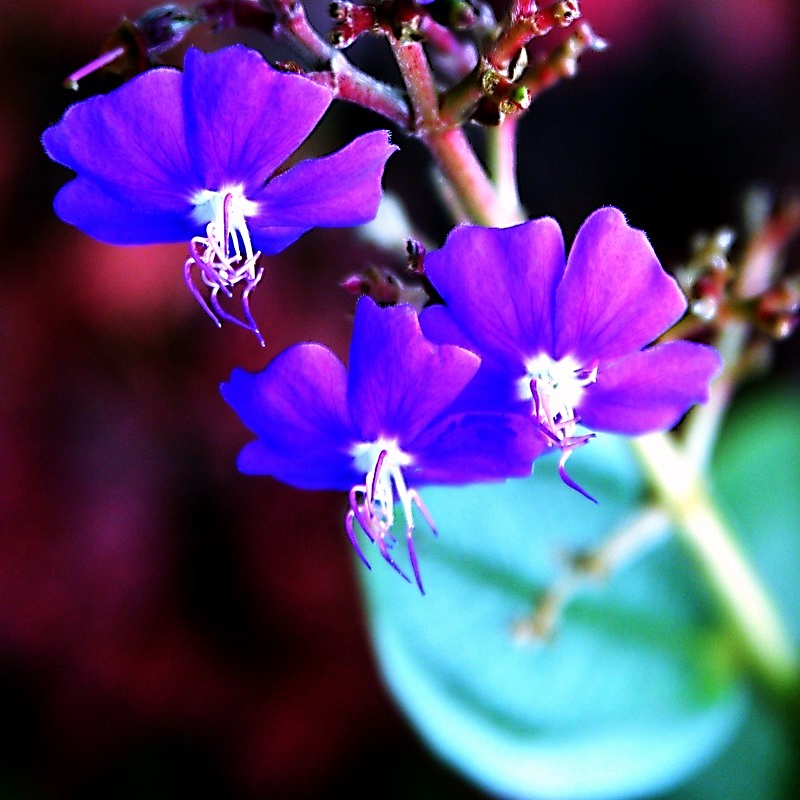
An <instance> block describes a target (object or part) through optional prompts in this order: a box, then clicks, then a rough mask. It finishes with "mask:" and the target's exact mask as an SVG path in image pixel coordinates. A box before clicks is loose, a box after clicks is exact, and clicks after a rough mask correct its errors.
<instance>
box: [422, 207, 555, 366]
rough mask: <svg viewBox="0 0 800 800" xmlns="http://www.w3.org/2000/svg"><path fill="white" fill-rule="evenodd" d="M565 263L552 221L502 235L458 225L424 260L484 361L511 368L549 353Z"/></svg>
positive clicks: (507, 230)
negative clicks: (512, 365)
mask: <svg viewBox="0 0 800 800" xmlns="http://www.w3.org/2000/svg"><path fill="white" fill-rule="evenodd" d="M564 264H565V256H564V240H563V238H562V236H561V229H560V228H559V227H558V223H556V221H555V220H553V219H550V218H549V217H544V218H542V219H537V220H531V221H530V222H526V223H523V224H522V225H517V226H515V227H512V228H504V229H500V230H497V229H491V228H478V227H472V226H462V227H459V228H456V229H455V230H453V231H452V232H451V233H450V235H449V236H448V237H447V241H446V242H445V244H444V247H442V249H441V250H437V251H434V252H432V253H428V254H427V255H426V256H425V272H426V274H427V275H428V277H429V278H430V280H431V282H432V283H433V285H434V286H435V288H436V290H437V291H438V292H439V294H440V295H441V296H442V297H443V298H444V300H445V302H446V304H447V307H448V309H449V311H450V313H451V314H452V315H453V318H454V319H455V320H457V321H458V324H459V326H460V327H462V328H463V329H464V331H465V333H466V334H467V336H468V337H469V339H471V340H472V341H474V342H475V345H476V346H477V347H478V352H479V353H480V356H481V358H484V359H488V360H492V361H501V362H502V361H505V362H511V363H513V364H518V363H519V364H523V363H524V362H525V360H526V359H527V358H529V357H531V356H534V355H537V354H538V353H540V352H543V351H545V352H549V351H550V350H551V349H552V340H553V298H554V296H555V287H556V284H557V282H558V280H559V279H560V277H561V275H562V274H563V271H564Z"/></svg>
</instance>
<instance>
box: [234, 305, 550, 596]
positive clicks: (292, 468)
mask: <svg viewBox="0 0 800 800" xmlns="http://www.w3.org/2000/svg"><path fill="white" fill-rule="evenodd" d="M479 364H480V360H479V359H478V357H477V356H476V355H474V354H473V353H471V352H469V351H467V350H463V349H462V348H460V347H454V346H451V345H441V346H439V345H435V344H432V343H431V342H429V341H428V340H426V339H425V338H424V337H423V336H422V332H421V331H420V327H419V320H418V318H417V315H416V313H415V312H414V310H413V309H412V308H411V307H410V306H406V305H403V306H395V307H392V308H386V309H381V308H379V307H378V306H377V305H376V304H375V303H374V302H373V301H372V300H370V299H369V298H366V297H365V298H362V299H361V300H359V303H358V306H357V308H356V317H355V324H354V329H353V339H352V344H351V347H350V370H349V373H348V371H347V369H346V368H345V366H344V365H343V364H342V362H341V361H340V360H339V359H338V358H337V357H336V356H335V355H334V354H333V353H332V352H331V351H330V350H328V349H327V348H325V347H323V346H322V345H319V344H308V343H305V344H299V345H295V346H294V347H292V348H290V349H288V350H286V351H285V352H284V353H282V354H281V355H279V356H278V357H277V358H276V359H275V360H274V361H273V362H272V363H271V364H270V365H269V366H268V367H267V368H266V369H265V370H264V371H263V372H260V373H257V374H251V373H248V372H245V371H244V370H235V371H234V372H233V374H232V375H231V379H230V381H229V382H228V383H226V384H223V386H222V387H221V388H222V394H223V396H224V397H225V399H226V400H227V401H228V403H229V404H230V405H231V406H232V407H233V408H234V410H235V411H236V412H237V413H238V414H239V416H240V417H241V419H242V421H243V422H244V424H245V425H247V427H248V428H250V430H252V431H253V432H254V433H255V434H256V436H257V437H258V438H257V439H256V440H255V441H254V442H251V443H250V444H248V445H246V446H245V447H244V449H243V450H242V452H241V453H240V455H239V469H240V470H242V471H243V472H246V473H250V474H260V475H272V476H274V477H275V478H278V479H279V480H281V481H283V482H285V483H288V484H291V485H292V486H296V487H298V488H301V489H342V490H347V491H349V493H350V510H349V511H348V513H347V517H346V521H345V527H346V530H347V535H348V537H349V539H350V542H351V543H352V545H353V547H354V549H355V551H356V553H357V554H358V555H359V557H360V558H361V560H362V561H363V562H364V563H365V564H366V565H367V566H369V563H368V562H367V560H366V558H365V557H364V554H363V552H362V551H361V548H360V547H359V545H358V542H357V540H356V533H355V523H356V522H358V524H359V525H360V526H361V528H362V529H363V531H364V533H365V534H366V535H367V537H368V538H369V539H370V540H371V541H372V542H374V543H375V544H376V545H377V546H378V548H379V550H380V553H381V555H382V556H383V558H384V559H385V560H386V561H387V562H388V563H389V564H390V565H391V566H392V567H393V568H394V569H395V570H396V571H397V572H399V573H400V574H401V575H403V577H405V578H406V580H408V578H407V576H406V575H405V574H404V573H403V571H402V570H401V568H400V567H399V566H398V565H397V563H396V562H395V560H394V558H393V557H392V552H391V551H392V548H393V546H394V544H395V540H394V538H393V537H392V535H391V529H392V526H393V524H394V504H395V501H398V502H399V503H400V504H401V506H402V509H403V514H404V516H405V523H406V541H407V547H408V552H409V560H410V562H411V566H412V569H413V571H414V576H415V578H416V581H417V585H418V586H419V588H420V591H422V581H421V579H420V575H419V567H418V564H417V557H416V554H415V551H414V544H413V541H412V534H413V532H414V520H413V507H414V506H416V507H417V508H418V509H419V511H420V513H421V514H422V516H423V518H424V519H425V520H426V521H427V523H428V524H429V525H430V527H431V528H432V529H433V527H434V526H433V521H432V520H431V518H430V515H429V514H428V512H427V510H426V509H425V506H424V505H423V503H422V500H421V499H420V496H419V494H418V493H417V490H416V487H419V486H423V485H425V484H467V483H472V482H475V481H493V480H502V479H505V478H508V477H512V476H524V475H529V474H530V469H531V462H532V460H533V456H532V445H533V444H534V443H533V436H532V435H531V433H530V430H529V429H530V426H529V425H528V424H527V421H526V420H524V419H523V418H521V417H519V416H517V415H501V414H475V413H458V414H453V413H451V412H450V407H451V405H452V403H453V401H454V400H455V399H456V397H457V396H458V395H459V393H460V392H461V391H462V390H463V389H464V387H465V386H466V385H467V384H468V383H469V382H470V381H471V380H472V378H473V376H474V375H475V373H476V372H477V370H478V367H479ZM434 533H435V530H434Z"/></svg>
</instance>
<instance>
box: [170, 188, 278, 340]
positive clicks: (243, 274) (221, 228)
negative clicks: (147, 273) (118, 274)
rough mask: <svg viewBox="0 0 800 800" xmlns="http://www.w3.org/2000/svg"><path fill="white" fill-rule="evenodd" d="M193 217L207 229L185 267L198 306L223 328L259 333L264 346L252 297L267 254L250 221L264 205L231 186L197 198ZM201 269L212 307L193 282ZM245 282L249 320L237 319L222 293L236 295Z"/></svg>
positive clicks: (191, 249)
mask: <svg viewBox="0 0 800 800" xmlns="http://www.w3.org/2000/svg"><path fill="white" fill-rule="evenodd" d="M191 203H192V205H193V206H194V209H193V211H192V217H193V218H194V220H195V221H196V222H198V223H199V224H201V225H205V234H206V235H205V236H195V237H194V238H193V239H192V241H191V242H190V243H189V257H188V258H187V259H186V262H185V264H184V267H183V275H184V280H185V281H186V285H187V286H188V287H189V289H190V290H191V292H192V294H193V295H194V297H195V299H196V300H197V302H198V303H199V304H200V306H201V307H202V308H203V309H204V310H205V312H206V313H207V314H208V315H209V316H210V317H211V319H212V320H214V322H215V323H216V324H217V325H218V326H219V325H220V321H219V320H220V319H226V320H229V321H230V322H235V323H236V324H237V325H241V326H242V327H243V328H247V329H248V330H251V331H253V333H255V334H256V336H257V337H258V339H259V341H260V342H261V344H262V345H263V344H264V340H263V338H262V337H261V333H260V332H259V330H258V327H257V326H256V324H255V321H254V320H253V317H252V315H251V314H250V304H249V295H250V292H251V291H252V290H253V288H254V287H255V286H256V284H257V283H258V282H259V281H260V280H261V276H262V275H263V274H264V270H263V268H262V269H257V268H256V263H257V261H258V259H259V257H260V255H261V253H260V252H253V244H252V241H251V240H250V231H249V230H248V228H247V218H248V217H251V216H253V215H254V214H256V213H257V212H258V204H257V203H253V202H252V201H251V200H248V199H247V198H246V197H245V196H244V188H243V187H242V186H228V187H225V188H223V189H220V190H219V191H216V192H214V191H211V190H210V189H203V190H201V191H199V192H197V194H195V195H194V196H193V197H192V198H191ZM194 269H197V271H198V273H199V275H200V278H201V279H202V281H203V283H204V284H205V285H206V286H207V287H208V288H209V289H210V292H209V300H210V305H209V303H208V302H206V300H205V298H204V297H203V295H202V294H200V291H199V290H198V288H197V286H195V283H194V281H193V279H192V273H193V270H194ZM239 283H244V289H243V291H242V312H243V315H244V321H242V320H241V319H239V318H237V317H234V316H232V315H231V314H229V313H228V312H227V311H225V310H224V309H223V308H222V306H221V305H220V302H219V298H218V296H217V295H218V293H219V292H220V291H221V292H222V293H223V294H224V295H225V296H226V297H231V296H232V291H231V289H232V288H233V287H234V286H236V285H237V284H239Z"/></svg>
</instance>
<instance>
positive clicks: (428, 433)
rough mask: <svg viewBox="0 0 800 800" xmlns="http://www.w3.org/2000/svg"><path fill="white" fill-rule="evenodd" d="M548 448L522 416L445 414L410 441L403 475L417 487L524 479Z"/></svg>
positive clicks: (528, 420) (527, 420)
mask: <svg viewBox="0 0 800 800" xmlns="http://www.w3.org/2000/svg"><path fill="white" fill-rule="evenodd" d="M546 447H547V445H546V443H545V442H544V441H543V440H542V437H541V436H538V435H536V433H535V431H534V428H533V426H532V425H531V424H530V419H528V418H526V417H524V416H522V415H517V416H512V415H509V414H447V415H446V416H444V417H442V418H441V420H440V421H438V422H437V423H436V424H434V425H433V426H431V427H430V428H428V429H426V430H425V431H424V432H423V433H422V435H421V436H420V437H418V439H417V440H415V441H414V443H413V444H412V445H411V446H410V449H411V451H412V452H413V453H414V462H413V464H412V465H411V466H410V467H409V468H408V470H407V478H408V480H409V482H413V484H414V485H415V486H423V485H425V484H436V485H465V484H468V483H475V482H486V481H502V480H506V479H508V478H524V477H527V476H528V475H530V474H531V468H532V465H533V460H534V459H535V458H536V457H537V456H539V455H540V454H541V453H542V452H543V451H544V450H545V448H546Z"/></svg>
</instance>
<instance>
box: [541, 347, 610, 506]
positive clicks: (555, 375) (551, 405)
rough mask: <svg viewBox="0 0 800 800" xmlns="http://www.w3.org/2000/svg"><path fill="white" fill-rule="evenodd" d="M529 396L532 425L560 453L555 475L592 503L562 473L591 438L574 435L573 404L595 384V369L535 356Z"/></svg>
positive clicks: (577, 486)
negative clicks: (574, 455)
mask: <svg viewBox="0 0 800 800" xmlns="http://www.w3.org/2000/svg"><path fill="white" fill-rule="evenodd" d="M532 364H533V367H532V370H531V371H532V372H533V376H532V377H531V378H530V384H529V386H530V394H531V399H532V401H533V415H532V416H533V421H534V424H535V425H536V427H537V429H538V430H539V432H540V433H541V434H542V435H543V436H544V437H545V438H546V439H547V441H548V443H549V444H550V445H552V446H553V447H558V448H559V449H560V450H561V453H562V455H561V459H560V460H559V463H558V474H559V476H560V477H561V480H562V481H564V483H566V484H567V486H569V487H570V488H571V489H574V490H575V491H577V492H579V493H580V494H582V495H583V496H584V497H586V498H587V499H588V500H591V501H592V502H593V503H596V502H597V500H595V498H594V497H592V496H591V495H590V494H589V493H588V492H587V491H586V490H585V489H583V488H582V487H581V486H580V485H579V484H578V483H577V482H576V481H574V480H573V479H572V478H571V477H570V476H569V474H568V473H567V470H566V461H567V459H568V458H569V457H570V455H571V454H572V452H573V450H576V449H577V448H578V447H582V446H583V445H585V444H586V443H587V442H589V441H590V440H591V439H593V438H594V434H593V433H588V434H583V435H577V436H576V435H575V431H576V429H577V426H578V423H579V422H580V419H579V418H578V417H577V416H576V415H575V412H574V410H573V405H574V404H577V402H578V401H579V399H580V396H581V394H582V391H583V389H584V388H585V387H586V386H588V385H589V384H591V383H594V382H595V381H596V380H597V371H598V365H597V364H593V365H591V366H589V367H579V366H578V365H577V364H575V363H574V362H572V361H571V360H570V359H562V361H561V362H554V361H552V360H550V359H549V358H548V357H547V356H544V355H542V356H539V357H537V359H535V360H534V361H533V362H532Z"/></svg>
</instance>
